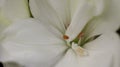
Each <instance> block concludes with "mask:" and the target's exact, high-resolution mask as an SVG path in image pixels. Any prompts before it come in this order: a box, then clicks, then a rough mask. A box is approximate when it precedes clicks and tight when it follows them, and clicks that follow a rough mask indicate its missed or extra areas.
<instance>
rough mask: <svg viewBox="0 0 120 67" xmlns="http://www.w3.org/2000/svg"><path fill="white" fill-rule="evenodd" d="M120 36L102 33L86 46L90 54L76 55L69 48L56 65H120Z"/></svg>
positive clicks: (69, 66) (90, 66) (114, 66)
mask: <svg viewBox="0 0 120 67" xmlns="http://www.w3.org/2000/svg"><path fill="white" fill-rule="evenodd" d="M119 47H120V38H119V36H118V35H117V34H116V33H114V32H110V33H106V34H103V35H101V36H100V37H99V38H98V39H96V40H95V41H92V42H90V43H88V44H86V45H85V46H84V48H85V49H86V50H87V51H88V52H89V55H88V56H80V55H76V54H75V52H74V51H73V50H71V49H69V50H68V51H67V52H66V54H65V56H64V57H63V58H62V59H61V60H60V61H59V63H57V64H56V66H55V67H120V64H119V63H120V53H119V51H120V48H119Z"/></svg>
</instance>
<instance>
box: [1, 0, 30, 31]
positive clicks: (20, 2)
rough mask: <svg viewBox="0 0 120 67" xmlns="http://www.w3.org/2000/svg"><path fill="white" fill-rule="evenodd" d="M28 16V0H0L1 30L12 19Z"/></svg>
mask: <svg viewBox="0 0 120 67" xmlns="http://www.w3.org/2000/svg"><path fill="white" fill-rule="evenodd" d="M28 17H30V15H29V9H28V2H27V0H0V32H1V31H2V30H3V29H5V28H6V27H7V26H8V25H9V24H10V23H11V22H12V21H14V20H17V19H23V18H28Z"/></svg>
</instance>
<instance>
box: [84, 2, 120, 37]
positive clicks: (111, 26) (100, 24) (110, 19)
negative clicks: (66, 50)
mask: <svg viewBox="0 0 120 67" xmlns="http://www.w3.org/2000/svg"><path fill="white" fill-rule="evenodd" d="M119 2H120V0H110V1H106V5H105V11H104V12H103V14H102V15H101V16H99V17H96V18H94V19H93V20H92V21H91V22H90V23H88V25H87V26H86V29H85V31H84V32H85V33H86V34H87V35H88V36H89V37H91V36H94V35H98V34H102V33H106V32H109V31H117V29H118V28H119V27H120V19H119V17H120V13H119V12H120V7H119Z"/></svg>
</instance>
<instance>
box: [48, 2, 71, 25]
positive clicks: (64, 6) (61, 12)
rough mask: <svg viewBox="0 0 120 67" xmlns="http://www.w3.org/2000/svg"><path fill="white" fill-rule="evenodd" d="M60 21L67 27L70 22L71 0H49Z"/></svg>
mask: <svg viewBox="0 0 120 67" xmlns="http://www.w3.org/2000/svg"><path fill="white" fill-rule="evenodd" d="M48 1H49V3H50V5H51V6H52V7H53V8H54V10H55V11H56V13H57V15H58V17H59V19H60V21H61V22H62V23H63V24H64V25H65V27H67V26H68V25H69V24H70V19H71V16H70V0H48Z"/></svg>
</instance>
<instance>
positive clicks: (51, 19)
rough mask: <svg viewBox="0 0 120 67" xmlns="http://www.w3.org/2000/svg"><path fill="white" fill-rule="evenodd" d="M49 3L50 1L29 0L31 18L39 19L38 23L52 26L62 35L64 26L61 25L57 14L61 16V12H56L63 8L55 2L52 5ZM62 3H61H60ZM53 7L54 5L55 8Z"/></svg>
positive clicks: (61, 22)
mask: <svg viewBox="0 0 120 67" xmlns="http://www.w3.org/2000/svg"><path fill="white" fill-rule="evenodd" d="M51 2H52V0H30V8H31V12H32V14H33V17H35V18H37V19H39V20H40V21H42V22H44V23H47V24H49V25H52V26H53V27H55V28H57V29H58V30H59V31H61V32H62V33H64V32H65V25H64V23H63V20H62V21H61V18H62V17H60V18H59V14H62V12H57V11H58V9H59V10H60V9H62V8H61V7H63V6H61V5H62V4H60V5H59V4H58V2H57V1H54V2H53V3H52V4H51ZM59 2H60V1H59ZM63 2H64V1H63ZM63 2H62V1H61V3H63ZM56 4H57V5H56ZM53 5H55V6H56V7H53ZM65 6H66V4H65ZM57 8H58V9H57ZM61 11H62V10H61ZM63 12H64V10H63ZM63 14H65V13H63ZM63 14H62V15H63ZM65 15H66V14H65ZM64 21H66V20H64Z"/></svg>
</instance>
